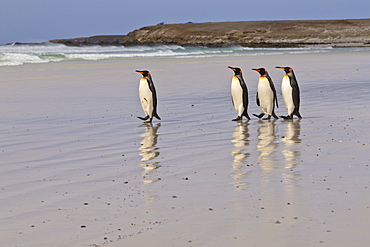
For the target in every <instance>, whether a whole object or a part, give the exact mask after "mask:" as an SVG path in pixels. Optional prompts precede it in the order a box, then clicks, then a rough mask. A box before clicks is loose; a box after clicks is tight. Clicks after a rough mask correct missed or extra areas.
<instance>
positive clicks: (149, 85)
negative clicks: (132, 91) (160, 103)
mask: <svg viewBox="0 0 370 247" xmlns="http://www.w3.org/2000/svg"><path fill="white" fill-rule="evenodd" d="M136 72H138V73H140V74H142V75H143V77H142V78H141V80H140V85H139V97H140V102H141V106H142V107H143V110H144V112H145V114H146V116H145V117H138V118H140V119H141V120H148V119H149V120H148V121H146V123H151V122H152V120H153V117H156V118H157V119H159V120H161V118H160V117H159V116H158V113H157V93H156V91H155V87H154V83H153V80H152V76H151V75H150V72H149V71H147V70H136Z"/></svg>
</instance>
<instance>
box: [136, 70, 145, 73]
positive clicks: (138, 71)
mask: <svg viewBox="0 0 370 247" xmlns="http://www.w3.org/2000/svg"><path fill="white" fill-rule="evenodd" d="M135 72H137V73H140V74H144V72H143V71H140V70H135Z"/></svg>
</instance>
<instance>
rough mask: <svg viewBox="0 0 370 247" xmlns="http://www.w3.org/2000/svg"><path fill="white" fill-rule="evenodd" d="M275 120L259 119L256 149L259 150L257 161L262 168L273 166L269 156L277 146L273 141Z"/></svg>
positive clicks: (267, 168) (268, 168) (266, 168)
mask: <svg viewBox="0 0 370 247" xmlns="http://www.w3.org/2000/svg"><path fill="white" fill-rule="evenodd" d="M275 121H276V120H272V121H267V122H264V121H259V123H260V127H259V129H258V137H257V138H258V143H257V150H259V151H260V155H259V158H258V163H259V164H260V165H261V167H262V169H263V170H270V169H272V168H273V158H272V157H271V156H272V155H273V154H274V153H275V152H276V148H277V143H276V142H275V140H276V136H275Z"/></svg>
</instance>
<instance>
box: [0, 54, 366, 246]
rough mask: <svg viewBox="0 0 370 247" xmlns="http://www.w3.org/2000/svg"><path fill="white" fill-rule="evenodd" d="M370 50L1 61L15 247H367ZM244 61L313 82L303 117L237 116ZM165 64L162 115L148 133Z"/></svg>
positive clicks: (8, 229) (1, 167)
mask: <svg viewBox="0 0 370 247" xmlns="http://www.w3.org/2000/svg"><path fill="white" fill-rule="evenodd" d="M369 55H370V52H368V51H363V52H346V51H345V50H343V51H337V52H330V53H318V54H293V55H269V56H230V57H228V56H225V57H214V58H182V59H176V58H160V59H158V58H156V59H154V58H153V59H120V60H102V61H70V62H61V63H50V64H38V65H23V66H18V67H0V74H1V78H0V87H1V90H0V101H1V106H2V107H1V108H2V110H1V112H0V116H1V118H0V119H1V120H0V121H1V125H0V128H1V131H0V137H1V140H2V141H1V143H2V145H1V149H0V154H1V159H0V176H1V180H0V191H1V194H0V195H1V197H0V204H1V207H0V246H18V247H25V246H27V247H33V246H35V247H36V246H37V247H42V246H48V247H49V246H113V247H116V246H145V245H151V246H225V245H228V246H349V245H351V246H367V245H368V243H369V241H370V235H369V234H368V229H369V226H370V222H369V221H370V196H369V191H370V182H369V173H370V170H369V164H370V156H369V154H368V153H369V150H370V136H369V135H370V134H369V123H370V114H369V109H368V108H369V106H368V102H369V97H368V95H369V93H370V87H369V78H370V70H369V64H370V62H369V59H368V58H369ZM227 66H235V67H241V68H242V69H243V72H244V79H245V81H246V83H247V85H248V89H249V102H250V107H249V113H250V115H252V113H259V109H258V107H257V105H256V103H255V93H256V89H257V81H258V73H256V72H255V71H252V70H251V69H252V68H258V67H266V68H267V69H268V70H269V72H270V75H271V77H272V78H273V80H274V83H275V86H276V88H277V92H278V100H279V105H280V107H279V108H278V109H277V110H276V112H277V114H278V115H286V110H285V108H284V105H283V101H282V97H281V95H280V85H281V79H282V76H283V74H284V73H283V71H281V70H278V69H275V68H274V67H275V66H292V67H293V69H294V70H295V72H296V76H297V79H298V82H299V85H300V88H301V104H302V105H301V114H302V116H303V119H301V120H298V119H294V120H290V121H287V120H283V119H278V120H271V121H259V120H258V119H256V118H252V120H251V121H248V122H247V121H244V122H243V123H237V122H232V121H230V120H231V119H233V118H235V117H236V114H235V111H234V109H233V106H232V103H231V97H230V83H231V77H232V75H233V72H232V71H231V70H229V69H228V68H227ZM136 69H148V70H150V71H151V73H152V76H153V80H154V83H155V85H156V88H157V94H158V113H159V115H160V116H161V117H162V121H157V120H154V122H153V124H151V125H150V124H143V123H142V121H141V120H139V119H137V118H136V116H143V112H142V109H141V106H140V103H139V99H138V92H137V90H138V82H139V80H140V74H138V73H135V72H134V71H135V70H136Z"/></svg>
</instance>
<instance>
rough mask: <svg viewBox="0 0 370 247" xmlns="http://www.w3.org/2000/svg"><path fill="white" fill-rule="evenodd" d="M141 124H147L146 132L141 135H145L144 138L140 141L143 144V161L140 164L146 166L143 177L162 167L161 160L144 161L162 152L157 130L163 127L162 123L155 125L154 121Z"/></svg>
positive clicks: (141, 151) (141, 153)
mask: <svg viewBox="0 0 370 247" xmlns="http://www.w3.org/2000/svg"><path fill="white" fill-rule="evenodd" d="M141 126H145V133H143V134H141V135H140V136H141V137H144V139H143V140H142V141H141V142H140V145H141V146H140V148H139V150H140V155H141V156H142V159H141V162H143V163H142V164H140V165H141V166H142V167H143V168H144V172H143V177H144V178H145V177H146V176H147V175H148V174H149V173H150V172H151V171H153V170H155V169H157V168H159V167H160V165H159V162H150V163H144V162H147V161H151V160H153V159H155V158H156V157H158V155H159V154H160V153H159V151H158V150H159V149H158V148H157V147H156V145H157V140H158V134H157V131H158V129H159V127H161V124H160V123H158V124H157V125H156V126H155V127H153V125H152V123H144V124H143V125H141ZM147 181H149V180H147ZM149 182H150V181H149Z"/></svg>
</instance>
